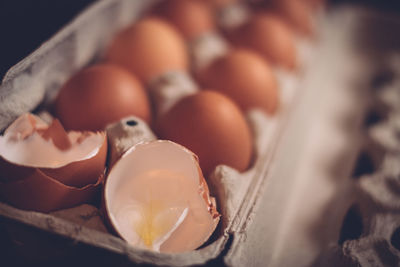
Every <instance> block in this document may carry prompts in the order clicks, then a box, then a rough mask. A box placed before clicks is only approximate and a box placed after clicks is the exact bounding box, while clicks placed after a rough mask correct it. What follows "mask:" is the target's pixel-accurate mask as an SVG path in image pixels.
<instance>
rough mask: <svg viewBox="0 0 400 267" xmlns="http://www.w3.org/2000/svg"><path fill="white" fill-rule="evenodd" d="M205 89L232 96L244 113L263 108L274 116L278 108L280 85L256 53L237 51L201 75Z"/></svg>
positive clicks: (220, 59)
mask: <svg viewBox="0 0 400 267" xmlns="http://www.w3.org/2000/svg"><path fill="white" fill-rule="evenodd" d="M199 80H200V83H201V85H202V86H203V87H205V88H212V90H216V91H218V92H220V93H223V94H224V95H226V96H228V97H230V98H231V99H232V100H234V101H235V102H236V104H238V105H239V106H240V108H241V109H242V110H243V111H248V110H250V109H252V108H259V109H262V110H263V111H264V112H266V113H269V114H273V113H274V112H275V111H276V109H277V107H278V105H279V95H278V88H277V87H278V84H277V80H276V77H275V74H274V73H273V71H272V69H271V67H270V66H269V65H268V63H267V62H266V61H265V60H264V59H263V58H262V57H260V56H259V55H258V54H257V53H255V52H252V51H250V50H245V49H235V50H232V51H230V52H229V53H228V54H227V55H226V56H223V57H221V58H219V59H217V60H216V61H214V62H213V63H212V64H211V65H210V66H209V67H207V68H206V69H204V70H203V71H202V72H201V73H200V75H199Z"/></svg>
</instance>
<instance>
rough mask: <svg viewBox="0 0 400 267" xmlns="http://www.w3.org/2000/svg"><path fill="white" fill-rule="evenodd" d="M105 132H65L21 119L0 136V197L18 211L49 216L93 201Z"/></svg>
mask: <svg viewBox="0 0 400 267" xmlns="http://www.w3.org/2000/svg"><path fill="white" fill-rule="evenodd" d="M106 156H107V138H106V135H105V133H104V132H96V133H95V132H75V131H71V132H68V133H67V132H65V130H64V128H63V127H62V125H61V124H60V123H59V121H58V120H53V122H52V123H51V124H50V125H48V124H47V123H45V122H44V121H42V120H41V119H40V118H39V117H37V116H35V115H32V114H28V113H27V114H24V115H22V116H20V117H19V118H18V119H17V120H16V121H14V123H12V124H11V125H10V126H9V127H8V128H7V130H6V131H5V132H4V135H3V136H0V196H1V197H2V198H4V199H5V200H6V201H7V202H9V203H10V204H12V205H14V206H15V207H17V208H20V209H25V210H34V211H41V212H50V211H54V210H58V209H63V208H70V207H73V206H76V205H78V204H81V203H84V202H88V201H90V200H92V198H93V197H94V196H95V194H96V193H97V192H98V190H99V186H100V185H101V182H102V180H103V174H104V170H105V161H106Z"/></svg>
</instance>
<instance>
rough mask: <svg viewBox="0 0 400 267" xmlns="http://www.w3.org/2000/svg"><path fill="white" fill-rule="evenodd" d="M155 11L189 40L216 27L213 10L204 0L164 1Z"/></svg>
mask: <svg viewBox="0 0 400 267" xmlns="http://www.w3.org/2000/svg"><path fill="white" fill-rule="evenodd" d="M154 13H155V14H156V15H158V16H161V17H162V18H164V19H166V20H167V21H168V22H170V23H171V24H172V25H174V26H175V27H176V28H177V29H178V30H179V31H180V33H181V34H182V35H183V36H184V37H185V38H186V39H187V40H192V39H195V38H196V37H199V36H200V35H202V34H205V33H207V32H210V31H213V30H215V28H216V26H215V22H214V14H213V10H212V8H211V7H210V6H209V5H208V3H207V2H206V1H204V0H168V1H162V2H161V3H160V4H159V5H158V6H156V8H155V9H154Z"/></svg>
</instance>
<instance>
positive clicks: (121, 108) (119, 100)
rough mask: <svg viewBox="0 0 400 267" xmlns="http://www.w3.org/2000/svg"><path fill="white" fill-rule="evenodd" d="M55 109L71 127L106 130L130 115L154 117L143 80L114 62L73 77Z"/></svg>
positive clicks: (66, 85)
mask: <svg viewBox="0 0 400 267" xmlns="http://www.w3.org/2000/svg"><path fill="white" fill-rule="evenodd" d="M55 109H56V114H57V116H58V118H59V119H60V120H61V122H62V123H63V125H64V126H65V127H66V128H67V129H70V130H79V131H82V130H90V131H100V130H104V128H105V127H106V125H107V124H109V123H113V122H116V121H118V120H120V119H121V118H123V117H126V116H129V115H135V116H138V117H140V118H142V119H143V120H145V121H147V122H150V120H151V110H150V103H149V99H148V97H147V94H146V91H145V89H144V88H143V86H142V84H141V83H140V81H139V80H138V79H137V78H136V77H135V76H133V75H132V74H131V73H129V72H128V71H126V70H125V69H123V68H121V67H120V66H117V65H112V64H98V65H94V66H91V67H89V68H86V69H83V70H82V71H79V72H78V73H76V74H75V75H74V76H72V78H71V79H69V80H68V81H67V82H66V83H65V85H64V86H63V87H62V88H61V90H60V92H59V94H58V96H57V99H56V104H55Z"/></svg>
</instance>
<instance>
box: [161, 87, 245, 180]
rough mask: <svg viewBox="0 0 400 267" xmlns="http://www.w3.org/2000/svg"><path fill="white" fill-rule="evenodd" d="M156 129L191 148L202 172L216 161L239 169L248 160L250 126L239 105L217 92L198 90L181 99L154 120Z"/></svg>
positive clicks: (208, 171) (206, 171)
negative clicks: (197, 158)
mask: <svg viewBox="0 0 400 267" xmlns="http://www.w3.org/2000/svg"><path fill="white" fill-rule="evenodd" d="M156 133H157V135H158V136H159V137H160V138H161V139H167V140H171V141H174V142H176V143H178V144H181V145H183V146H185V147H187V148H188V149H190V150H191V151H193V153H195V154H196V155H197V156H198V157H199V160H200V166H201V169H202V170H203V172H204V173H205V174H206V175H209V174H210V173H211V172H212V171H213V170H214V168H215V167H216V166H217V165H219V164H226V165H228V166H230V167H232V168H235V169H237V170H239V171H245V170H246V169H247V168H248V166H249V164H250V160H251V156H252V136H251V132H250V128H249V126H248V124H247V122H246V120H245V118H244V115H243V114H242V112H241V110H240V108H239V107H238V106H237V105H236V104H235V103H234V102H233V101H232V100H231V99H230V98H228V97H226V96H224V95H223V94H221V93H218V92H214V91H209V90H202V91H200V92H198V93H197V94H194V95H190V96H187V97H185V98H183V99H181V100H180V101H179V102H178V103H177V104H176V105H175V106H173V107H172V108H171V109H170V110H169V111H168V112H166V113H165V114H164V115H162V116H161V117H160V118H159V119H158V120H157V122H156Z"/></svg>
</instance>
